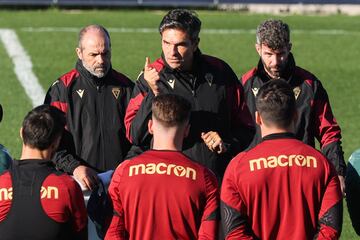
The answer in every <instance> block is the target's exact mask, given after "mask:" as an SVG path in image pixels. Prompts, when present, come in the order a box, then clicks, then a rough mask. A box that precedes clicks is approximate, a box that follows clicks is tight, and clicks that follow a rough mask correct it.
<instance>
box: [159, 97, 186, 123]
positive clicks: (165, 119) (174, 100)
mask: <svg viewBox="0 0 360 240" xmlns="http://www.w3.org/2000/svg"><path fill="white" fill-rule="evenodd" d="M190 111H191V104H190V103H189V101H187V100H186V99H185V98H183V97H181V96H179V95H175V94H163V95H158V96H156V97H155V98H154V100H153V102H152V117H153V119H156V120H157V121H158V122H159V123H160V124H161V125H162V126H164V127H167V128H170V127H175V126H182V125H185V124H187V123H188V121H189V118H190Z"/></svg>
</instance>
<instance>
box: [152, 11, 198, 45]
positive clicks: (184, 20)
mask: <svg viewBox="0 0 360 240" xmlns="http://www.w3.org/2000/svg"><path fill="white" fill-rule="evenodd" d="M169 28H170V29H171V28H172V29H180V30H182V31H184V32H186V33H187V34H188V36H189V37H190V39H191V40H192V41H196V40H197V39H198V38H199V33H200V29H201V21H200V19H199V18H198V16H197V14H196V13H195V12H194V11H190V10H187V9H174V10H171V11H169V12H168V13H167V14H166V15H165V16H164V18H163V19H162V21H161V23H160V26H159V32H160V34H162V33H163V31H164V30H166V29H169Z"/></svg>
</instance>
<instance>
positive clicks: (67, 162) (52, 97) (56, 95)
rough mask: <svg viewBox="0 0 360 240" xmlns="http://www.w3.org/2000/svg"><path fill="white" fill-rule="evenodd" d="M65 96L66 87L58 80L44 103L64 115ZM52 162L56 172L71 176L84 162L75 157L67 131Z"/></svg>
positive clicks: (65, 112)
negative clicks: (59, 171) (60, 171)
mask: <svg viewBox="0 0 360 240" xmlns="http://www.w3.org/2000/svg"><path fill="white" fill-rule="evenodd" d="M65 96H66V87H65V86H64V84H63V83H62V82H61V81H60V80H57V81H55V82H54V83H53V84H52V86H51V87H50V88H49V90H48V92H47V94H46V97H45V101H44V103H45V104H49V105H51V106H54V107H56V108H58V109H59V110H61V111H62V112H63V113H64V114H65V115H66V114H67V109H68V104H67V102H66V100H65V99H66V97H65ZM52 161H53V162H54V164H55V165H56V168H57V169H58V170H62V171H64V172H66V173H69V174H72V173H73V171H74V169H75V168H77V167H78V166H79V165H81V164H82V163H84V161H81V160H80V158H78V157H76V155H75V145H74V143H73V139H72V135H71V133H70V132H69V131H68V130H67V129H65V130H64V133H63V137H62V139H61V142H60V145H59V148H58V150H57V152H56V153H55V155H54V156H53V158H52Z"/></svg>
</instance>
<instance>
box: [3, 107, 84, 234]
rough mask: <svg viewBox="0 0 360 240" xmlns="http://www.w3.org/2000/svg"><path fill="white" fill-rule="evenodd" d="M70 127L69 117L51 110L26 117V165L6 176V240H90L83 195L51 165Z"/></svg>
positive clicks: (15, 167) (38, 109) (15, 164)
mask: <svg viewBox="0 0 360 240" xmlns="http://www.w3.org/2000/svg"><path fill="white" fill-rule="evenodd" d="M64 126H65V117H64V115H63V113H62V112H61V111H60V110H58V109H56V108H55V107H51V106H49V105H42V106H39V107H36V108H34V109H33V110H32V111H30V112H29V113H28V114H27V116H26V117H25V119H24V121H23V124H22V128H21V130H20V135H21V138H22V140H23V148H22V153H21V157H20V160H14V161H13V164H12V166H11V167H10V169H9V170H7V171H5V172H4V173H2V174H1V175H0V192H1V195H0V235H1V239H4V240H11V239H14V240H17V239H32V240H36V239H54V240H55V239H59V240H63V239H87V215H86V209H85V203H84V199H83V194H82V192H81V189H80V187H79V185H78V184H77V183H76V182H75V181H74V180H73V179H72V178H71V177H70V176H68V175H67V174H65V173H61V172H58V171H56V169H55V167H54V165H53V163H52V162H51V160H50V159H51V157H52V156H53V155H54V153H55V151H56V149H57V147H58V145H59V143H60V139H61V136H62V133H63V130H64Z"/></svg>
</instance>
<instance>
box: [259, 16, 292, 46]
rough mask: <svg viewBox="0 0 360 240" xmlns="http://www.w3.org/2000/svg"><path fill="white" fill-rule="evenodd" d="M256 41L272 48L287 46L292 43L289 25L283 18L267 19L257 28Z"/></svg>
mask: <svg viewBox="0 0 360 240" xmlns="http://www.w3.org/2000/svg"><path fill="white" fill-rule="evenodd" d="M256 43H257V44H264V45H266V46H267V47H269V48H271V49H272V50H278V49H281V48H283V47H287V46H288V45H289V44H290V28H289V25H287V24H286V23H284V22H283V21H281V20H273V19H270V20H266V21H264V22H263V23H261V24H260V25H259V26H258V28H257V30H256Z"/></svg>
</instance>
